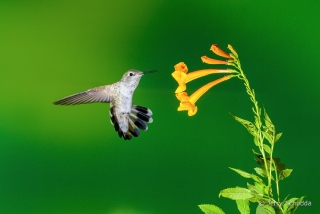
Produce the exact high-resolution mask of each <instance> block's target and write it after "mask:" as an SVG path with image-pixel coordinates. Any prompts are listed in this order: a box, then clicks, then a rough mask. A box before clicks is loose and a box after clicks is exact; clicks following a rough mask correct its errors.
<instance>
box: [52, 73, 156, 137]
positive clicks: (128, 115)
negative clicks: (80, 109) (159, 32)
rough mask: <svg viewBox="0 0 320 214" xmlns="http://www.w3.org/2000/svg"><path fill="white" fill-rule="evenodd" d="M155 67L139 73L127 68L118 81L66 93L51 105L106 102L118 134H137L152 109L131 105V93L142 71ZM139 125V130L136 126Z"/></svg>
mask: <svg viewBox="0 0 320 214" xmlns="http://www.w3.org/2000/svg"><path fill="white" fill-rule="evenodd" d="M153 72H156V70H151V71H146V72H141V71H138V70H133V69H132V70H129V71H127V72H126V73H124V75H123V76H122V78H121V80H120V81H118V82H116V83H113V84H111V85H105V86H100V87H96V88H92V89H89V90H87V91H84V92H80V93H77V94H73V95H70V96H68V97H65V98H62V99H61V100H58V101H56V102H54V103H53V104H55V105H77V104H86V103H96V102H102V103H110V117H111V119H110V122H111V124H113V125H114V129H115V131H116V132H118V134H119V137H120V138H121V137H123V138H124V139H125V140H131V139H132V135H133V136H134V137H138V136H139V135H140V132H139V129H142V130H144V131H146V130H147V129H148V126H147V124H146V122H148V123H152V121H153V120H152V118H151V115H152V111H151V110H150V109H148V108H146V107H142V106H137V105H132V96H133V93H134V90H135V89H136V88H137V86H138V84H139V81H140V79H141V77H142V76H143V75H144V74H148V73H153ZM138 128H139V129H138Z"/></svg>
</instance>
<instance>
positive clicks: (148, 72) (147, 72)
mask: <svg viewBox="0 0 320 214" xmlns="http://www.w3.org/2000/svg"><path fill="white" fill-rule="evenodd" d="M156 71H157V70H151V71H145V72H142V73H143V75H144V74H150V73H154V72H156Z"/></svg>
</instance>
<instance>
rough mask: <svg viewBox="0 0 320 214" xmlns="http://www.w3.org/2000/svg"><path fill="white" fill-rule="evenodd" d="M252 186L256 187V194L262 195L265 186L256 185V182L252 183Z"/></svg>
mask: <svg viewBox="0 0 320 214" xmlns="http://www.w3.org/2000/svg"><path fill="white" fill-rule="evenodd" d="M254 186H255V187H256V189H257V190H258V192H259V193H260V194H262V195H263V194H264V192H265V191H264V189H265V185H263V184H260V183H258V182H254Z"/></svg>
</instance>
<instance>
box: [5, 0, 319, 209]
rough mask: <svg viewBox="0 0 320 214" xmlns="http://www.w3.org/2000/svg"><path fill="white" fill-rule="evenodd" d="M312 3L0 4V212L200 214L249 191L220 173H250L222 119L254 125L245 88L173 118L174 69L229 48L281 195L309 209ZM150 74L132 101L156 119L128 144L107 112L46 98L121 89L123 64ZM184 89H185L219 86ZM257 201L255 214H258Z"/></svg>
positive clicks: (313, 184) (313, 175)
mask: <svg viewBox="0 0 320 214" xmlns="http://www.w3.org/2000/svg"><path fill="white" fill-rule="evenodd" d="M319 6H320V3H318V2H317V3H316V1H309V2H308V3H306V2H303V1H297V0H295V1H268V2H267V1H265V2H262V1H245V0H244V1H235V0H228V1H215V0H212V1H206V0H203V1H169V0H163V1H160V0H154V1H148V0H140V1H129V0H123V1H111V0H109V1H103V0H94V1H83V0H79V1H71V0H64V1H62V0H60V1H59V0H58V1H43V0H33V1H31V0H29V1H27V0H26V1H18V0H10V1H8V0H7V1H6V0H2V1H1V2H0V73H1V76H0V87H1V91H2V92H1V94H2V97H1V98H2V101H1V104H0V127H1V129H0V141H1V144H0V146H1V147H0V213H4V214H16V213H17V214H20V213H32V214H38V213H39V214H40V213H41V214H43V213H48V214H56V213H57V214H58V213H65V214H69V213H70V214H87V213H92V214H96V213H97V214H168V213H170V214H171V213H202V212H201V211H200V210H199V208H198V207H197V205H198V204H205V203H211V204H215V205H217V206H219V207H221V208H222V209H223V210H224V211H225V212H226V213H237V212H238V211H237V208H236V204H235V202H234V201H231V200H229V199H225V198H218V194H219V191H220V190H222V189H224V188H227V187H235V186H243V187H244V186H246V182H248V181H249V180H246V179H244V178H242V177H240V176H239V175H237V174H236V173H234V172H232V171H231V170H230V169H228V167H229V166H230V167H234V168H239V169H243V170H246V171H248V172H253V167H256V166H257V165H256V163H255V162H254V160H253V154H252V151H251V150H252V149H253V148H255V147H254V144H253V141H252V138H251V135H249V134H248V133H247V132H246V130H245V129H244V128H243V127H242V126H241V125H240V124H239V123H237V122H236V121H234V120H233V119H232V117H231V116H230V114H229V112H231V113H233V114H235V115H237V116H239V117H242V118H245V119H250V120H252V119H253V115H252V112H251V103H250V100H249V98H248V96H247V94H246V93H245V88H244V86H243V83H242V82H241V81H239V80H237V79H231V80H230V81H227V82H225V83H223V84H220V85H218V86H216V87H214V88H212V89H211V90H210V91H209V92H207V93H206V94H205V95H204V96H203V97H202V98H201V99H200V100H199V101H198V102H197V106H198V113H197V114H196V115H195V116H194V117H188V116H187V112H178V111H177V108H178V106H179V102H178V101H177V100H176V98H175V96H174V91H175V89H176V87H177V83H176V82H175V81H174V79H173V78H172V77H171V73H172V71H173V66H174V65H175V64H176V63H178V62H181V61H183V62H185V63H186V64H187V65H188V67H189V70H190V71H192V70H198V69H204V68H212V67H214V66H210V65H206V64H203V63H202V62H201V60H200V57H201V56H203V55H207V56H209V57H214V55H213V53H212V52H211V51H210V50H209V48H210V46H211V45H212V44H214V43H217V44H219V46H220V47H221V48H224V49H225V50H227V49H226V47H227V44H228V43H230V44H232V45H233V47H234V48H235V49H236V50H237V52H238V54H239V55H240V59H241V62H242V67H243V69H244V71H245V73H246V74H247V77H248V78H249V80H250V83H251V86H252V87H253V88H254V89H255V91H256V94H257V99H258V101H259V103H260V105H261V106H264V107H265V108H266V109H267V111H268V113H269V116H270V117H271V119H272V120H273V122H274V124H275V125H276V128H277V131H278V132H283V133H284V134H283V137H282V138H281V140H280V141H279V143H278V144H277V145H276V150H275V156H277V157H280V158H281V161H282V162H283V163H286V164H287V167H288V168H293V169H294V171H293V173H292V175H291V176H290V177H289V178H288V179H286V180H285V181H283V182H281V184H280V185H281V187H280V188H281V196H282V199H283V198H284V197H285V196H286V195H287V194H290V197H300V196H303V195H306V196H307V197H306V198H305V200H308V201H311V202H312V206H311V207H300V208H299V209H298V212H297V213H319V211H320V207H319V196H320V194H319V190H320V187H319V184H318V181H319V179H320V173H319V172H318V164H319V158H318V154H319V146H318V144H319V140H320V138H319V131H318V129H319V121H320V116H319V113H320V95H319V86H318V82H319V77H320V75H319V73H320V68H319V67H320V66H319V65H318V64H317V63H318V61H319V53H318V52H319V50H320V45H319V33H320V24H319V20H320V14H319V9H320V7H319ZM131 68H134V69H138V70H143V71H145V70H151V69H157V70H158V71H159V72H158V73H154V74H152V75H151V74H150V75H147V76H145V77H143V78H142V79H141V81H140V84H139V87H138V88H137V90H136V92H135V96H134V104H139V105H142V106H147V107H149V108H151V109H152V111H153V113H154V116H153V119H154V122H153V123H152V124H150V125H149V130H148V131H147V132H143V133H142V134H141V136H140V137H139V138H136V139H133V140H132V141H124V140H123V139H120V138H118V136H117V133H115V131H114V129H113V127H112V126H111V125H110V122H109V112H108V111H109V105H106V104H91V105H80V106H73V107H63V106H54V105H52V102H53V101H55V100H57V99H60V98H62V97H64V96H67V95H70V94H73V93H76V92H80V91H84V90H87V89H89V88H92V87H95V86H100V85H105V84H110V83H113V82H115V81H118V80H119V79H120V78H121V76H122V74H123V73H124V72H125V71H126V70H128V69H131ZM217 78H218V76H214V75H210V76H207V77H204V78H201V79H198V80H196V81H193V82H191V83H190V84H188V89H187V91H188V93H192V92H193V91H195V90H196V89H197V88H199V87H201V86H202V85H204V84H206V83H208V82H210V81H212V80H214V79H217ZM255 208H256V205H254V206H253V207H252V210H255Z"/></svg>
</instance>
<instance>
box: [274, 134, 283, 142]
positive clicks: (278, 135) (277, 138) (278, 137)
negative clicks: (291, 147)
mask: <svg viewBox="0 0 320 214" xmlns="http://www.w3.org/2000/svg"><path fill="white" fill-rule="evenodd" d="M281 136H282V133H278V134H277V135H276V138H275V139H274V142H277V141H278V140H279V139H280V137H281Z"/></svg>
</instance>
